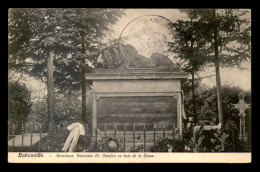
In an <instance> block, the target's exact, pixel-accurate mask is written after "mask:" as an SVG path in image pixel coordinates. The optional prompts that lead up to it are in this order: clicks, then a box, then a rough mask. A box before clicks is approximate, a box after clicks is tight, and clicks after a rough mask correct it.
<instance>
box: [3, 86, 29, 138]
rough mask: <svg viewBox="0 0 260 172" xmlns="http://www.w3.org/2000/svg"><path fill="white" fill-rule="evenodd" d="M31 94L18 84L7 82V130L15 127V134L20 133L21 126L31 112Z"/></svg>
mask: <svg viewBox="0 0 260 172" xmlns="http://www.w3.org/2000/svg"><path fill="white" fill-rule="evenodd" d="M31 105H32V101H31V93H30V91H29V90H28V88H27V87H26V86H25V85H22V84H20V83H19V82H8V126H9V127H8V129H9V132H10V129H11V128H13V125H15V133H16V134H19V133H20V132H21V128H22V125H23V124H24V123H25V120H26V117H27V116H28V114H29V113H30V111H31Z"/></svg>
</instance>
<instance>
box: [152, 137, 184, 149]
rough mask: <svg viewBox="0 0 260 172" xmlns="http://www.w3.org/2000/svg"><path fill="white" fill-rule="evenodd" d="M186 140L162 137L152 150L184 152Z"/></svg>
mask: <svg viewBox="0 0 260 172" xmlns="http://www.w3.org/2000/svg"><path fill="white" fill-rule="evenodd" d="M184 148H185V142H184V140H183V139H181V138H179V139H168V138H165V139H160V140H158V141H156V143H155V144H154V145H153V146H152V147H151V149H150V151H151V152H169V151H170V150H169V149H172V150H171V152H184Z"/></svg>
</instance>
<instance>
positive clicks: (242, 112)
mask: <svg viewBox="0 0 260 172" xmlns="http://www.w3.org/2000/svg"><path fill="white" fill-rule="evenodd" d="M238 97H239V103H238V104H235V108H236V109H238V110H239V114H238V116H239V117H240V135H241V134H243V135H244V136H245V134H246V130H245V116H246V114H245V110H246V109H249V108H251V106H250V104H245V101H244V98H245V94H244V93H242V92H240V93H239V94H238Z"/></svg>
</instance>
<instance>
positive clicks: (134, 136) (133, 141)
mask: <svg viewBox="0 0 260 172" xmlns="http://www.w3.org/2000/svg"><path fill="white" fill-rule="evenodd" d="M133 150H135V124H134V125H133Z"/></svg>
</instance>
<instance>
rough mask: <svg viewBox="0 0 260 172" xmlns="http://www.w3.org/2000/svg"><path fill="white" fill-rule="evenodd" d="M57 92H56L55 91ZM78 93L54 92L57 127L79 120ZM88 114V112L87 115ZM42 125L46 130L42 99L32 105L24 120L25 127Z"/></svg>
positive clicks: (45, 106)
mask: <svg viewBox="0 0 260 172" xmlns="http://www.w3.org/2000/svg"><path fill="white" fill-rule="evenodd" d="M57 91H58V90H57ZM79 96H80V92H78V91H72V92H63V93H60V92H56V96H55V102H54V103H55V121H56V124H57V125H62V126H67V125H69V124H71V123H73V122H74V121H77V120H80V104H81V100H80V99H79ZM89 113H90V112H88V114H89ZM40 124H41V125H42V128H43V130H47V101H46V97H43V99H41V100H40V101H35V102H34V103H33V104H32V110H31V112H30V114H29V115H28V117H27V119H26V126H27V128H30V127H32V126H39V125H40Z"/></svg>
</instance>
